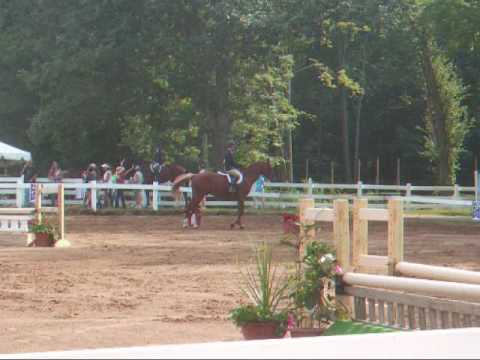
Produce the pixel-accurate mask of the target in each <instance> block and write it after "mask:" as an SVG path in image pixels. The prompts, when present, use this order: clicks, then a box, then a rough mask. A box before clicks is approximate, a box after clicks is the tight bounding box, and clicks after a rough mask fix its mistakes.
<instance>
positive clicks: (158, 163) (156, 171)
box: [150, 143, 165, 182]
mask: <svg viewBox="0 0 480 360" xmlns="http://www.w3.org/2000/svg"><path fill="white" fill-rule="evenodd" d="M164 162H165V160H164V157H163V151H162V145H161V144H160V143H159V144H158V145H157V147H156V148H155V155H154V157H153V161H152V163H151V164H150V170H151V171H152V173H153V179H154V181H158V182H159V181H160V172H161V171H162V168H163V164H164Z"/></svg>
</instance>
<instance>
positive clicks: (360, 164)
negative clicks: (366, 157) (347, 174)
mask: <svg viewBox="0 0 480 360" xmlns="http://www.w3.org/2000/svg"><path fill="white" fill-rule="evenodd" d="M357 161H358V162H357V182H358V181H361V180H362V178H361V170H362V160H360V159H357Z"/></svg>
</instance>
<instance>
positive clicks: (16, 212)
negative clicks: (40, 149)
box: [0, 184, 69, 247]
mask: <svg viewBox="0 0 480 360" xmlns="http://www.w3.org/2000/svg"><path fill="white" fill-rule="evenodd" d="M43 192H44V186H43V185H42V184H37V185H36V192H35V202H34V204H35V205H34V206H35V207H34V208H1V209H0V231H2V232H20V233H27V234H28V240H27V245H28V243H30V242H31V241H33V236H32V234H29V233H28V232H29V226H28V223H29V222H30V221H32V220H35V221H36V222H37V223H40V222H41V221H42V216H43V213H57V219H58V231H59V235H60V238H59V239H58V240H57V242H56V244H55V246H57V247H59V246H60V247H65V246H68V245H69V243H68V241H67V240H65V188H64V185H63V184H59V185H58V205H57V206H58V207H43V206H42V193H43Z"/></svg>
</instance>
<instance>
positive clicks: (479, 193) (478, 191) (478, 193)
mask: <svg viewBox="0 0 480 360" xmlns="http://www.w3.org/2000/svg"><path fill="white" fill-rule="evenodd" d="M479 176H480V173H479V172H478V170H475V173H474V177H475V179H474V183H473V186H475V201H479V200H480V188H479V187H480V178H479Z"/></svg>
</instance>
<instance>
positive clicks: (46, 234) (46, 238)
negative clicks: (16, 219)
mask: <svg viewBox="0 0 480 360" xmlns="http://www.w3.org/2000/svg"><path fill="white" fill-rule="evenodd" d="M29 231H30V232H31V233H33V234H35V240H34V242H35V245H36V246H50V245H53V244H55V242H56V241H57V240H58V238H59V237H60V234H59V232H58V229H57V228H56V227H55V226H54V225H53V224H51V223H49V222H47V221H43V222H37V221H32V222H30V223H29ZM40 242H45V243H46V244H48V245H43V244H42V245H40Z"/></svg>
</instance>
